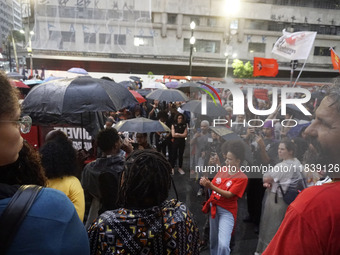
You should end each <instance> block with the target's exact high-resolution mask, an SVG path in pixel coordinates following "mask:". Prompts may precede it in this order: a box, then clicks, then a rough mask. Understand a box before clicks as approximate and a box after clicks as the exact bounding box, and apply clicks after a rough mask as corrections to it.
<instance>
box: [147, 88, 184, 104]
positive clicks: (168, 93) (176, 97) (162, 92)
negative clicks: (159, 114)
mask: <svg viewBox="0 0 340 255" xmlns="http://www.w3.org/2000/svg"><path fill="white" fill-rule="evenodd" d="M146 98H147V99H154V100H159V101H166V102H177V101H179V102H182V101H188V100H189V99H188V97H187V96H186V95H185V94H184V93H183V92H182V91H179V90H177V89H157V90H154V91H152V92H150V93H149V94H148V95H147V96H146Z"/></svg>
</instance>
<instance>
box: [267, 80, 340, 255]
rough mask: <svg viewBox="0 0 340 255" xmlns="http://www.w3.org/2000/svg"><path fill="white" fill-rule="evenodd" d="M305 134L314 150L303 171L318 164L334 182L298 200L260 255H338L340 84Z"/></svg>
mask: <svg viewBox="0 0 340 255" xmlns="http://www.w3.org/2000/svg"><path fill="white" fill-rule="evenodd" d="M305 133H306V135H307V136H308V138H309V139H310V142H311V144H312V145H313V146H312V147H314V153H313V152H311V153H309V155H310V157H309V158H308V161H306V165H305V171H315V170H316V169H313V165H312V164H310V162H317V163H318V164H320V165H321V166H322V167H323V168H325V170H326V171H328V174H329V175H333V176H332V177H333V182H331V183H326V184H323V185H322V186H313V187H309V188H307V189H305V190H304V191H302V193H301V194H300V195H298V196H297V198H296V199H295V201H294V202H293V203H292V204H291V205H290V206H289V207H288V209H287V212H286V215H285V218H284V220H283V222H282V223H281V226H280V228H279V230H278V231H277V233H276V235H275V236H274V238H273V240H272V241H271V242H270V244H269V245H268V247H267V249H266V250H265V252H264V253H263V254H266V255H273V254H274V255H275V254H283V253H284V254H296V255H299V254H301V255H302V254H313V255H318V254H320V255H321V254H328V255H332V254H334V255H335V254H340V242H339V236H340V198H339V194H340V182H339V180H340V178H339V177H340V176H339V174H340V173H339V164H340V157H339V151H340V84H339V83H337V84H336V85H334V87H333V88H332V89H331V90H330V91H329V93H328V95H327V96H326V97H325V98H324V99H323V100H322V101H321V104H320V106H319V108H318V109H317V110H316V112H315V120H314V121H313V122H312V124H311V125H310V126H309V127H308V128H307V129H306V131H305ZM309 164H310V165H309ZM314 166H315V165H314ZM307 168H309V169H307Z"/></svg>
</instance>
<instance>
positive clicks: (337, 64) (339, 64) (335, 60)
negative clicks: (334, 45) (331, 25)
mask: <svg viewBox="0 0 340 255" xmlns="http://www.w3.org/2000/svg"><path fill="white" fill-rule="evenodd" d="M331 58H332V64H333V69H334V70H339V71H340V59H339V56H338V55H337V54H336V53H335V51H334V50H333V49H331Z"/></svg>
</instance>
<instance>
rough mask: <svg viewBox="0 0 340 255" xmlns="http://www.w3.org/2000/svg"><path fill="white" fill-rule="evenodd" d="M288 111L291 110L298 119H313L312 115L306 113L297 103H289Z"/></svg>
mask: <svg viewBox="0 0 340 255" xmlns="http://www.w3.org/2000/svg"><path fill="white" fill-rule="evenodd" d="M286 107H287V112H290V113H291V114H292V115H293V117H292V118H294V119H298V120H308V121H310V120H311V116H307V115H305V114H304V113H303V112H302V111H301V110H300V109H299V108H298V107H297V106H296V105H294V104H287V106H286Z"/></svg>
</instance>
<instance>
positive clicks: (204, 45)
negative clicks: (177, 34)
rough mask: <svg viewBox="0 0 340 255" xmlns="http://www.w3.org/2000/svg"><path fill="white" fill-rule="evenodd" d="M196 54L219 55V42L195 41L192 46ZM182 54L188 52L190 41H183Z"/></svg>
mask: <svg viewBox="0 0 340 255" xmlns="http://www.w3.org/2000/svg"><path fill="white" fill-rule="evenodd" d="M194 47H195V49H196V52H202V53H220V48H221V42H220V41H209V40H196V42H195V45H194ZM183 49H184V52H188V51H190V39H184V47H183Z"/></svg>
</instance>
